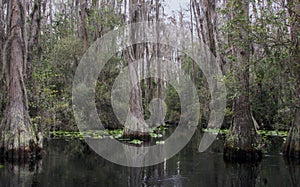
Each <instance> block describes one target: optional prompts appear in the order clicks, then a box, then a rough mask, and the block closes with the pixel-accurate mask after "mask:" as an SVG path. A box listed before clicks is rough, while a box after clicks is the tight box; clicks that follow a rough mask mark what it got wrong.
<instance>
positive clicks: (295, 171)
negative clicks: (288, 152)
mask: <svg viewBox="0 0 300 187" xmlns="http://www.w3.org/2000/svg"><path fill="white" fill-rule="evenodd" d="M285 163H286V165H287V167H288V170H289V176H290V180H291V182H292V186H293V187H297V186H300V177H299V176H300V160H294V159H289V158H285Z"/></svg>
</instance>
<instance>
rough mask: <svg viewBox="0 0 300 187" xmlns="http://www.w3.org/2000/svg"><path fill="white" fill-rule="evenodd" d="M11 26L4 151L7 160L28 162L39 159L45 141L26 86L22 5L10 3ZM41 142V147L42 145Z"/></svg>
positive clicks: (1, 136) (15, 1)
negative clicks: (39, 133) (40, 137)
mask: <svg viewBox="0 0 300 187" xmlns="http://www.w3.org/2000/svg"><path fill="white" fill-rule="evenodd" d="M8 16H9V17H10V22H9V23H8V26H9V32H8V39H7V41H6V46H5V51H4V55H5V57H6V58H5V59H6V62H4V63H7V65H6V67H7V68H8V69H7V70H6V72H7V74H6V80H7V83H8V103H7V106H6V111H5V116H4V119H3V121H2V123H1V131H0V139H1V143H0V149H1V153H2V154H3V156H4V157H9V158H13V159H24V158H28V157H29V156H36V155H37V154H38V151H39V150H40V149H39V148H41V147H42V145H41V141H39V140H38V139H37V136H36V133H35V132H34V129H33V126H32V125H31V122H30V117H29V113H28V104H27V95H26V94H27V93H26V88H25V83H24V69H25V64H26V63H25V62H26V53H27V51H26V47H25V45H26V42H25V41H26V35H25V10H24V5H23V3H22V1H19V0H12V1H10V3H9V14H8ZM38 142H39V143H40V145H38Z"/></svg>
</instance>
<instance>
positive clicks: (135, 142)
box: [129, 139, 143, 145]
mask: <svg viewBox="0 0 300 187" xmlns="http://www.w3.org/2000/svg"><path fill="white" fill-rule="evenodd" d="M129 143H131V144H135V145H141V144H142V143H143V141H141V140H138V139H134V140H132V141H130V142H129Z"/></svg>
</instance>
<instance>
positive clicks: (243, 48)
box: [224, 0, 261, 161]
mask: <svg viewBox="0 0 300 187" xmlns="http://www.w3.org/2000/svg"><path fill="white" fill-rule="evenodd" d="M233 6H234V9H233V10H232V11H233V12H232V16H233V17H232V18H233V19H235V20H238V21H237V22H235V24H236V25H235V26H234V28H233V31H234V32H233V33H231V34H232V39H233V41H231V49H232V55H233V56H235V57H236V61H234V62H233V63H234V64H233V68H232V72H233V74H234V76H235V79H236V85H234V86H235V87H236V91H237V96H236V97H235V99H234V101H233V122H232V125H231V127H230V129H229V133H228V135H227V137H226V141H225V146H224V159H226V160H232V161H248V160H260V159H261V150H260V149H259V148H258V147H259V143H260V140H259V136H258V134H257V132H256V129H255V126H254V122H253V119H252V115H251V110H250V99H249V91H250V86H249V77H250V75H249V61H250V50H249V49H250V41H249V31H248V29H247V28H248V26H249V25H248V24H249V2H248V1H247V0H243V1H235V2H234V5H233ZM245 20H246V21H245Z"/></svg>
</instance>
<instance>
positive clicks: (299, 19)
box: [283, 0, 300, 159]
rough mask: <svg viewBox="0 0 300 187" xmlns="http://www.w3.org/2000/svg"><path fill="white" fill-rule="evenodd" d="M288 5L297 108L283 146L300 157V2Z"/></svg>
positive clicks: (290, 1)
mask: <svg viewBox="0 0 300 187" xmlns="http://www.w3.org/2000/svg"><path fill="white" fill-rule="evenodd" d="M288 7H289V14H290V17H291V20H292V24H291V39H292V42H293V51H292V53H293V54H292V58H291V65H292V69H293V73H294V76H295V78H296V102H295V107H296V109H295V118H294V121H293V124H292V127H291V129H290V131H289V134H288V137H287V140H286V142H285V144H284V146H283V154H284V155H285V156H288V157H294V158H298V159H300V43H299V42H300V40H299V36H300V29H299V27H300V16H299V15H300V3H299V1H297V0H296V1H295V0H288Z"/></svg>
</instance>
